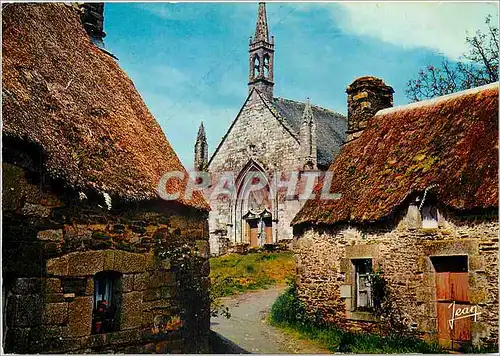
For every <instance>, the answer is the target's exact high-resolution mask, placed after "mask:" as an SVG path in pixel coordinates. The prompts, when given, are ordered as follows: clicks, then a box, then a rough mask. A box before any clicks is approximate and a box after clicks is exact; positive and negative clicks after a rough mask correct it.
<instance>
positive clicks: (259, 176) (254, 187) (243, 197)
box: [233, 160, 275, 247]
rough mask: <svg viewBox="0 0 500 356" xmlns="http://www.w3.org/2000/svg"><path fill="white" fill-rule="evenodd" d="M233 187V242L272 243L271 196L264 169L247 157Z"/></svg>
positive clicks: (251, 244) (272, 200) (255, 244)
mask: <svg viewBox="0 0 500 356" xmlns="http://www.w3.org/2000/svg"><path fill="white" fill-rule="evenodd" d="M236 187H237V195H236V200H235V202H234V203H235V204H234V208H235V209H234V214H233V217H234V220H233V221H234V226H235V241H236V242H239V243H248V244H249V245H250V246H251V247H257V246H263V245H265V244H272V243H273V242H274V241H275V238H274V229H273V211H274V199H273V194H272V190H271V185H270V184H269V179H268V177H267V175H266V173H265V171H264V170H263V169H262V167H261V166H260V165H259V164H258V163H256V162H255V161H253V160H251V161H250V162H249V163H248V164H247V166H245V168H244V169H242V171H241V172H240V174H239V176H238V179H237V181H236ZM274 218H275V217H274Z"/></svg>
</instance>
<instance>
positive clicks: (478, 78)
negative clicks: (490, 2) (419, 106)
mask: <svg viewBox="0 0 500 356" xmlns="http://www.w3.org/2000/svg"><path fill="white" fill-rule="evenodd" d="M485 23H486V25H487V26H488V30H487V31H486V32H482V31H481V30H478V31H477V32H476V34H475V35H474V36H471V37H469V36H467V37H466V38H465V42H466V43H467V45H468V46H469V50H468V52H467V53H464V54H463V55H462V58H461V60H459V61H458V62H451V61H449V60H448V59H446V58H445V59H443V61H442V62H441V66H440V67H436V66H432V65H428V66H427V67H426V68H425V69H421V70H420V71H419V73H418V77H417V79H411V80H410V81H408V83H407V88H406V96H407V97H408V99H410V100H411V101H420V100H423V99H429V98H433V97H436V96H440V95H445V94H450V93H453V92H456V91H459V90H465V89H469V88H474V87H477V86H480V85H485V84H488V83H493V82H496V81H498V51H499V44H498V27H496V26H495V25H494V24H492V23H491V16H488V17H486V21H485Z"/></svg>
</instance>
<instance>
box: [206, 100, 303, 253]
mask: <svg viewBox="0 0 500 356" xmlns="http://www.w3.org/2000/svg"><path fill="white" fill-rule="evenodd" d="M250 144H253V145H255V150H254V151H252V149H251V148H250V147H249V146H250ZM251 158H253V159H255V161H256V162H259V164H261V165H262V166H263V168H264V170H266V171H267V172H268V173H272V172H273V171H274V170H275V169H276V170H278V171H290V170H291V169H294V168H297V167H298V165H299V163H300V145H299V143H298V142H297V140H295V139H294V138H293V137H292V136H291V134H290V133H289V132H288V131H287V130H286V129H285V127H284V126H283V125H282V124H281V123H280V122H279V121H278V120H277V119H276V117H274V115H273V114H272V113H271V112H270V111H269V109H268V108H267V106H266V105H265V103H264V102H263V101H262V100H261V99H260V97H259V95H258V94H257V93H256V92H255V91H254V92H253V93H252V95H251V97H250V100H249V101H248V102H247V103H246V104H245V106H244V107H243V109H242V111H241V113H240V116H239V117H238V119H237V121H236V123H235V124H234V126H233V127H232V129H231V131H230V132H229V133H228V135H227V137H226V138H225V140H224V142H222V144H221V146H220V147H219V150H218V151H217V152H216V154H215V155H214V157H213V158H212V160H211V162H210V165H209V172H210V173H211V175H212V182H217V179H218V173H220V172H225V171H230V172H233V174H234V179H235V180H236V178H237V176H238V174H239V172H240V171H241V169H243V168H244V167H245V165H246V164H247V163H248V161H249V160H250V159H251ZM301 205H302V204H301V203H298V202H289V203H286V202H284V203H283V204H279V206H278V210H279V211H278V219H279V221H278V223H277V228H278V236H279V237H278V238H281V237H285V238H291V237H292V229H291V227H290V222H291V220H292V218H293V216H295V214H296V213H297V212H298V210H299V209H300V207H301ZM210 206H211V208H212V211H211V212H210V216H209V226H210V235H211V241H213V243H211V248H212V253H213V252H214V251H216V250H218V247H217V246H216V245H215V243H216V242H215V241H216V240H217V237H216V236H215V235H214V233H213V232H214V230H215V229H218V228H221V229H227V224H228V223H230V206H231V202H230V201H220V200H218V199H217V200H210ZM228 235H229V237H230V240H231V241H234V234H233V231H228Z"/></svg>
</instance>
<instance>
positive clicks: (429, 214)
mask: <svg viewBox="0 0 500 356" xmlns="http://www.w3.org/2000/svg"><path fill="white" fill-rule="evenodd" d="M421 214H422V227H423V228H427V229H429V228H437V227H438V211H437V208H436V205H434V204H430V203H429V204H424V206H423V207H422V211H421Z"/></svg>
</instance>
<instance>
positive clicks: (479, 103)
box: [292, 82, 498, 225]
mask: <svg viewBox="0 0 500 356" xmlns="http://www.w3.org/2000/svg"><path fill="white" fill-rule="evenodd" d="M329 170H330V171H331V172H332V175H333V180H332V183H331V188H330V191H331V193H340V194H342V196H341V198H340V199H338V200H320V199H319V197H317V198H316V199H314V200H309V201H307V202H306V204H305V205H304V207H303V208H302V209H301V210H300V211H299V213H298V214H297V215H296V216H295V218H294V220H293V221H292V225H298V224H302V223H310V224H330V225H331V224H335V223H338V222H348V221H349V222H356V223H367V222H374V221H377V220H382V219H384V218H387V217H389V216H390V215H391V213H392V212H394V211H395V209H396V208H397V207H398V206H399V205H400V204H401V203H403V202H404V201H405V199H406V198H407V197H408V196H409V195H410V194H412V193H416V192H420V193H421V192H423V191H424V190H425V189H426V188H427V187H429V186H431V185H433V184H438V186H437V187H436V188H434V189H433V191H432V192H433V193H435V195H436V198H437V199H438V202H439V203H441V204H444V205H445V206H448V207H451V208H453V209H456V210H461V211H470V210H473V209H488V208H497V207H498V82H497V83H493V84H490V85H487V86H483V87H479V88H475V89H470V90H466V91H462V92H459V93H455V94H452V95H447V96H443V97H439V98H436V99H432V100H427V101H422V102H419V103H414V104H410V105H406V106H402V107H395V108H389V109H385V110H381V111H379V112H378V113H377V114H376V115H375V116H374V117H373V118H372V119H371V120H370V121H369V123H368V126H367V128H366V129H365V130H364V131H363V133H362V135H361V136H360V137H359V138H357V139H356V140H354V141H351V142H350V143H347V144H346V145H345V146H344V147H343V149H342V151H341V152H340V154H339V155H338V156H337V158H336V159H335V162H334V163H333V164H332V165H331V166H330V168H329ZM322 186H323V181H322V180H320V182H319V183H318V185H317V186H316V187H315V191H316V192H317V193H319V192H320V191H321V189H322ZM317 195H318V196H319V195H320V194H317Z"/></svg>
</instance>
